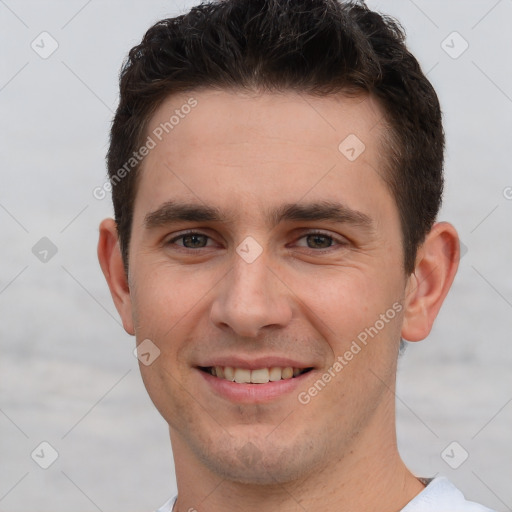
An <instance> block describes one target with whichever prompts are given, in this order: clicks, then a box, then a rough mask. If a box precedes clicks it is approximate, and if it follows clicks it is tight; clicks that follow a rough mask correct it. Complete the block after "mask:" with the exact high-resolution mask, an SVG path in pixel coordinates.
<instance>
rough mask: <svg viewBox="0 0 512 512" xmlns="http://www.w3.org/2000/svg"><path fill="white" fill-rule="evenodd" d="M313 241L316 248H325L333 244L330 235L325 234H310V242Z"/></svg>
mask: <svg viewBox="0 0 512 512" xmlns="http://www.w3.org/2000/svg"><path fill="white" fill-rule="evenodd" d="M310 241H313V245H314V246H315V248H319V247H320V248H322V249H325V248H326V247H330V246H331V241H330V239H329V237H328V236H325V235H309V236H308V242H310Z"/></svg>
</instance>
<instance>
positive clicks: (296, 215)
mask: <svg viewBox="0 0 512 512" xmlns="http://www.w3.org/2000/svg"><path fill="white" fill-rule="evenodd" d="M237 217H238V214H237V212H236V211H233V210H228V211H227V212H226V213H223V212H222V210H220V209H219V208H216V207H213V206H206V205H203V204H197V203H185V202H180V201H167V202H165V203H163V204H162V205H161V206H159V207H158V208H157V209H156V210H154V211H153V212H151V213H148V214H147V215H146V216H145V218H144V226H145V227H146V229H154V228H158V227H162V226H165V225H167V224H172V223H176V222H224V223H232V222H233V221H234V220H235V219H236V218H237ZM266 219H267V223H268V224H269V225H270V226H272V227H275V226H277V225H278V224H280V223H281V222H284V221H313V220H316V221H331V222H336V223H341V224H352V225H354V226H358V227H362V228H366V229H368V230H371V229H372V228H373V227H374V222H373V220H372V219H371V217H369V216H368V215H367V214H365V213H363V212H360V211H357V210H354V209H352V208H349V207H348V206H346V205H343V204H341V203H337V202H333V201H320V202H312V203H287V204H283V205H281V206H279V207H277V208H274V209H271V210H269V211H267V214H266Z"/></svg>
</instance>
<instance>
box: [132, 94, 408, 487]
mask: <svg viewBox="0 0 512 512" xmlns="http://www.w3.org/2000/svg"><path fill="white" fill-rule="evenodd" d="M190 96H193V97H194V98H195V99H196V100H197V106H196V107H195V108H194V109H192V110H191V111H190V113H189V114H187V115H186V116H184V117H183V119H180V121H179V123H178V124H176V125H175V126H174V127H173V129H172V130H169V133H168V134H165V132H164V134H165V136H164V137H162V140H161V141H159V140H158V139H157V138H156V137H155V136H154V135H152V134H153V133H160V132H161V130H160V131H158V127H159V126H161V124H162V123H166V122H168V121H169V118H170V117H171V116H172V115H173V114H174V112H175V110H176V109H178V110H179V109H180V108H181V106H182V105H184V104H185V103H186V102H187V100H188V98H189V97H188V96H173V97H171V98H169V99H168V100H167V101H166V102H165V103H164V104H162V105H161V107H160V108H159V109H158V110H157V112H156V113H155V115H154V117H153V119H152V120H151V123H150V126H149V129H148V135H150V136H152V137H153V139H154V140H155V141H156V142H157V144H156V147H155V148H154V149H152V150H151V152H150V153H149V155H148V156H147V157H146V159H145V161H144V164H143V168H142V171H141V175H140V180H139V186H138V191H137V197H136V201H135V206H134V217H133V229H132V234H131V242H130V255H129V285H130V301H131V312H132V317H133V321H134V328H135V333H136V336H137V342H138V343H141V342H142V341H143V340H146V339H149V340H151V342H152V343H154V344H155V345H156V346H157V347H158V349H159V350H160V355H159V357H157V359H155V361H154V362H153V363H152V364H151V365H148V366H145V365H144V364H141V372H142V376H143V379H144V382H145V385H146V387H147V390H148V392H149V394H150V396H151V398H152V400H153V402H154V403H155V405H156V407H157V408H158V410H159V411H160V413H161V414H162V415H163V417H164V418H165V419H166V420H167V422H168V423H169V425H170V429H171V437H172V440H173V446H174V448H175V451H177V450H179V452H180V453H181V454H182V455H181V456H182V457H183V456H185V457H189V459H190V460H195V461H196V462H199V461H200V463H202V464H203V465H205V466H206V467H208V468H209V469H211V470H212V471H214V472H215V473H216V474H219V475H221V476H223V477H226V478H230V479H233V480H235V481H241V482H256V483H273V482H276V481H279V482H286V481H289V480H291V479H294V478H298V477H300V476H303V475H305V474H306V473H307V472H310V471H313V470H315V468H319V467H328V466H329V464H331V463H332V464H334V463H335V462H336V461H339V460H340V459H341V458H343V456H344V455H346V454H347V453H348V452H349V451H353V450H354V447H355V446H357V443H358V442H359V441H358V440H361V439H364V438H366V439H374V440H375V442H378V439H379V437H380V436H381V435H382V432H383V431H384V430H386V429H389V428H393V421H392V418H393V417H394V410H393V406H392V404H393V398H394V397H393V394H392V393H391V392H390V389H393V386H394V377H395V371H396V357H397V350H398V343H399V337H400V330H401V323H402V312H401V311H400V310H401V306H400V303H401V302H403V299H404V296H405V288H406V282H407V279H406V276H405V275H404V271H403V266H402V261H403V252H402V239H401V230H400V223H399V217H398V210H397V207H396V205H395V202H394V200H393V198H392V195H391V193H390V191H389V190H388V187H387V186H386V184H385V182H384V181H383V179H382V175H383V172H384V171H383V169H384V164H385V162H384V159H385V153H384V151H383V149H382V146H381V137H382V130H383V129H384V128H383V126H382V125H381V124H380V123H379V120H380V119H381V118H382V111H381V110H380V109H379V108H378V106H377V105H376V103H375V102H374V101H372V99H371V98H368V97H359V98H352V99H347V98H344V97H341V96H339V97H329V98H314V97H311V96H301V95H297V94H294V93H286V94H280V95H278V94H262V95H258V96H256V95H253V96H250V95H242V94H235V93H228V92H219V91H217V92H214V91H196V92H194V93H193V94H191V95H190ZM185 110H187V111H188V110H189V109H185ZM155 129H156V130H157V132H154V130H155ZM347 137H348V139H347ZM356 137H357V138H356ZM345 139H346V140H345ZM343 141H345V142H343ZM340 143H342V144H341V146H340ZM361 143H362V144H364V151H363V152H362V153H361V150H362V149H363V146H362V144H361ZM359 153H360V154H359ZM183 205H188V207H187V208H179V207H180V206H183ZM321 207H323V208H321ZM212 212H214V213H215V216H213V215H212ZM319 212H323V214H322V215H320V214H319ZM335 213H336V214H335ZM391 310H392V311H391ZM390 311H391V312H390ZM362 333H366V338H365V335H364V334H362ZM363 339H365V341H366V344H365V343H363V341H362V340H363ZM354 342H356V344H354ZM356 347H359V350H358V348H356ZM347 352H350V353H351V354H352V357H350V355H346V354H347ZM339 357H341V360H340V359H339ZM336 361H338V365H335V366H334V367H333V365H334V364H335V363H336ZM341 361H343V362H341ZM216 366H218V367H222V368H224V367H231V368H234V369H235V370H233V372H234V378H235V379H236V380H237V381H244V380H247V378H249V377H251V378H252V379H253V380H261V381H262V382H265V381H267V380H268V379H269V378H272V379H279V378H281V380H275V381H274V380H272V381H269V382H266V383H243V382H242V383H240V382H233V381H231V380H229V379H226V378H225V377H219V376H214V375H212V374H211V372H210V369H211V367H216ZM286 367H291V368H298V369H299V370H300V371H301V372H302V371H303V370H305V369H310V370H308V371H305V372H304V373H301V374H299V375H297V376H295V377H293V378H286V377H288V376H289V375H288V374H287V373H288V372H289V371H290V370H284V368H286ZM270 368H273V369H272V370H269V369H270ZM276 368H277V369H276ZM280 368H282V369H283V370H279V369H280ZM250 370H261V371H256V372H250ZM222 371H223V373H225V374H226V375H227V376H228V377H229V378H232V373H233V372H230V370H229V369H228V370H225V369H223V370H222ZM295 373H297V372H295ZM325 374H328V375H330V377H331V378H330V379H329V378H328V377H325ZM283 377H285V378H283ZM322 378H323V379H324V380H323V382H324V385H321V384H318V383H317V381H318V380H319V379H320V380H322ZM326 381H328V382H327V383H326ZM315 383H317V384H316V387H315ZM311 388H313V391H312V390H311ZM314 389H316V392H315V391H314ZM366 445H368V443H366ZM184 454H185V455H184Z"/></svg>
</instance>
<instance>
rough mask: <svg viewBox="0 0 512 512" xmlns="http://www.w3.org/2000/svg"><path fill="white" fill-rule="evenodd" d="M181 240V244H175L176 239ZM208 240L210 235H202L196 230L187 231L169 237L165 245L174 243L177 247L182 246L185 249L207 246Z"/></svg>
mask: <svg viewBox="0 0 512 512" xmlns="http://www.w3.org/2000/svg"><path fill="white" fill-rule="evenodd" d="M179 240H181V242H182V243H181V244H176V242H177V241H179ZM208 240H210V237H209V236H207V235H204V234H203V233H198V232H196V231H189V232H187V233H182V234H181V235H179V236H176V237H174V238H171V239H170V240H169V241H168V242H167V243H166V245H172V244H176V245H178V246H179V247H183V248H185V249H202V248H203V247H207V245H208Z"/></svg>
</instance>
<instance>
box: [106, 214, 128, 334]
mask: <svg viewBox="0 0 512 512" xmlns="http://www.w3.org/2000/svg"><path fill="white" fill-rule="evenodd" d="M98 260H99V262H100V266H101V270H102V271H103V275H104V276H105V279H106V280H107V283H108V287H109V288H110V294H111V295H112V299H114V304H115V306H116V309H117V312H118V313H119V316H120V317H121V320H122V321H123V327H124V330H125V331H126V332H127V333H128V334H131V335H134V334H135V330H134V328H133V317H132V302H131V298H130V288H129V286H128V277H127V275H126V272H125V270H124V264H123V258H122V256H121V248H120V246H119V236H118V234H117V225H116V222H115V221H114V219H105V220H104V221H102V222H101V224H100V237H99V240H98Z"/></svg>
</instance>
